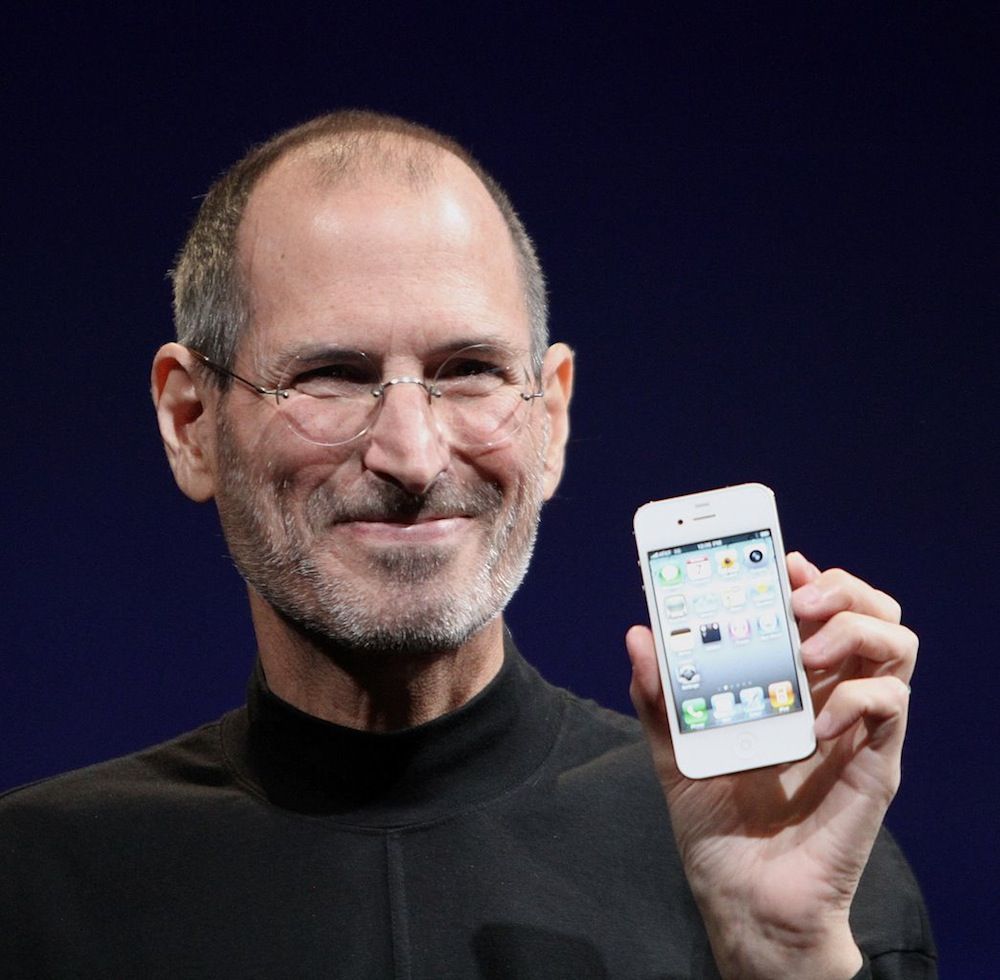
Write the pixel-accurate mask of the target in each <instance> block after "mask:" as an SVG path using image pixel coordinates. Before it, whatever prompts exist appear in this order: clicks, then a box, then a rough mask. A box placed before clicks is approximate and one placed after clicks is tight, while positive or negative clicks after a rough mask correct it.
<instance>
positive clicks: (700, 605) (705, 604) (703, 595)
mask: <svg viewBox="0 0 1000 980" xmlns="http://www.w3.org/2000/svg"><path fill="white" fill-rule="evenodd" d="M718 608H719V597H718V596H717V595H716V594H715V593H714V592H699V593H698V595H696V596H693V597H692V599H691V609H692V611H693V612H694V614H695V615H696V616H711V615H712V613H714V612H715V611H716V610H717V609H718Z"/></svg>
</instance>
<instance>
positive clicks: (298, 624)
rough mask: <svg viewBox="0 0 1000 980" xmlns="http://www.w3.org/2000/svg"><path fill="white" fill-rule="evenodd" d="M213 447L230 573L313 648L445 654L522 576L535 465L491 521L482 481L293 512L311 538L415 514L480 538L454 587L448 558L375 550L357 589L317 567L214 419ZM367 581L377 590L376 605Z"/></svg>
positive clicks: (380, 493) (277, 495) (537, 501)
mask: <svg viewBox="0 0 1000 980" xmlns="http://www.w3.org/2000/svg"><path fill="white" fill-rule="evenodd" d="M218 449H219V460H220V464H221V466H220V487H219V492H218V494H217V502H218V506H219V515H220V518H221V521H222V526H223V531H224V533H225V536H226V540H227V542H228V544H229V549H230V553H231V555H232V558H233V561H234V563H235V564H236V567H237V569H238V570H239V572H240V574H241V575H242V576H243V578H244V580H245V581H246V582H247V583H248V584H249V585H250V586H251V587H252V588H253V589H255V590H256V591H257V592H258V593H259V594H260V596H261V597H262V598H263V599H265V600H266V601H267V602H268V603H269V604H270V605H271V606H272V607H273V608H274V609H275V610H276V611H277V612H278V613H279V614H280V615H281V616H282V618H283V619H284V620H285V621H286V622H288V623H289V624H290V625H291V626H292V627H293V628H294V629H296V630H297V631H300V632H302V633H304V634H307V635H309V636H310V637H311V638H313V639H314V640H317V641H319V642H320V644H321V645H324V646H325V645H328V644H333V645H335V646H338V647H347V648H349V649H352V650H356V651H358V652H363V653H373V652H406V653H410V654H429V653H434V652H438V651H443V650H454V649H457V648H458V647H460V646H462V645H463V644H464V643H466V642H467V641H468V640H470V639H471V638H472V637H473V636H474V635H475V634H476V633H478V632H479V631H480V630H482V629H483V627H485V626H486V625H487V624H488V623H489V622H491V621H492V620H493V619H495V618H496V617H497V616H498V615H499V614H500V613H501V612H502V611H503V609H504V608H505V607H506V606H507V603H508V602H509V601H510V599H511V597H512V596H513V595H514V593H515V592H516V591H517V588H518V586H520V584H521V582H522V581H523V579H524V576H525V574H526V573H527V570H528V564H529V562H530V560H531V555H532V552H533V550H534V544H535V539H536V536H537V530H538V519H539V513H540V511H541V504H542V488H541V473H542V469H543V467H542V465H541V461H540V460H539V461H536V462H537V465H535V466H533V467H532V472H531V474H530V479H526V480H525V481H523V482H522V483H521V484H520V485H519V486H518V487H517V489H516V498H515V500H514V502H513V505H512V507H511V510H510V512H509V513H508V514H507V515H506V518H505V519H503V520H502V522H501V515H502V511H503V503H504V501H503V495H502V493H501V491H500V488H499V487H498V486H496V485H494V484H491V483H480V484H478V485H476V486H474V487H469V488H465V487H461V486H457V485H455V483H454V482H453V481H451V480H450V479H449V478H447V477H442V478H441V479H440V480H439V481H437V482H436V483H435V484H434V485H433V486H432V487H431V488H430V489H429V490H428V491H427V492H426V493H425V494H421V495H413V494H409V493H407V492H406V491H404V490H402V489H400V488H399V487H396V486H394V485H392V484H389V483H378V484H372V485H371V486H369V487H367V488H366V489H365V490H363V491H359V492H358V493H357V494H356V495H354V496H352V497H351V498H350V499H343V498H341V497H337V496H336V495H334V494H333V493H332V492H331V491H330V490H328V489H327V488H325V487H319V488H317V489H316V490H315V491H314V492H313V494H312V495H311V497H310V498H309V499H308V501H307V502H306V504H305V507H304V514H303V518H304V523H305V524H306V526H307V527H308V529H309V532H310V536H312V537H313V538H314V539H315V538H316V537H317V536H318V534H319V533H320V532H322V531H323V530H324V529H326V528H329V527H331V526H332V525H333V524H335V523H337V522H340V521H344V520H379V519H382V520H384V519H396V520H400V519H404V520H405V519H411V520H412V519H413V518H415V517H417V516H418V515H420V516H432V515H435V514H454V513H463V514H469V515H473V516H474V519H475V520H477V521H478V522H480V524H481V526H482V528H483V535H484V538H485V541H486V547H485V549H484V554H483V555H482V561H481V562H480V563H479V565H478V566H477V567H476V568H475V569H473V570H472V572H471V575H470V574H465V575H464V576H461V577H457V576H456V575H455V574H454V573H453V572H452V570H451V567H450V566H451V565H452V562H453V558H452V555H451V553H450V552H448V551H446V550H445V549H444V548H439V547H437V546H434V545H426V546H407V547H405V548H399V549H391V550H379V551H378V552H376V553H374V554H373V555H371V556H370V557H369V558H368V567H367V568H366V569H364V570H363V571H362V573H361V574H362V575H363V581H364V585H366V586H367V591H366V589H365V588H364V587H363V586H362V585H361V584H360V580H359V579H356V578H355V577H353V576H348V575H346V574H344V575H341V576H338V577H337V578H335V579H334V578H332V577H331V575H330V574H329V573H328V572H325V571H323V570H322V569H321V568H320V567H318V566H317V563H316V561H315V558H314V557H313V556H314V554H315V551H314V549H315V548H317V547H319V545H318V544H314V545H313V546H312V549H310V547H309V546H308V545H307V543H306V541H305V540H304V535H303V533H302V530H301V528H300V527H299V525H298V524H297V523H296V521H295V519H294V517H293V515H292V513H291V512H290V511H289V509H288V508H287V506H286V501H287V499H288V496H289V488H288V486H287V485H286V484H283V483H281V482H267V481H266V480H265V479H264V478H263V477H261V476H258V475H256V474H254V473H251V472H250V471H249V469H248V468H247V467H246V465H245V464H244V461H243V459H242V458H241V457H240V455H239V453H238V450H237V449H236V446H235V445H234V442H233V438H232V435H231V434H230V433H229V432H228V430H227V427H226V425H225V422H224V421H221V422H220V426H219V445H218ZM498 522H500V523H498ZM449 576H450V577H449ZM446 582H447V584H446ZM373 583H380V585H379V593H380V599H381V601H379V602H373V600H372V585H373Z"/></svg>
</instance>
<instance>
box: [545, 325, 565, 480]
mask: <svg viewBox="0 0 1000 980" xmlns="http://www.w3.org/2000/svg"><path fill="white" fill-rule="evenodd" d="M542 384H543V390H544V392H545V412H546V415H547V416H548V422H549V438H548V443H547V445H546V447H545V482H544V490H545V499H546V500H548V499H550V498H551V497H552V495H553V494H554V493H555V492H556V487H558V486H559V481H560V479H561V478H562V473H563V468H564V466H565V463H566V441H567V440H568V439H569V402H570V398H571V397H572V395H573V351H572V350H570V348H569V347H568V346H567V345H566V344H553V345H552V346H551V347H550V348H549V349H548V351H547V352H546V354H545V361H544V362H543V364H542Z"/></svg>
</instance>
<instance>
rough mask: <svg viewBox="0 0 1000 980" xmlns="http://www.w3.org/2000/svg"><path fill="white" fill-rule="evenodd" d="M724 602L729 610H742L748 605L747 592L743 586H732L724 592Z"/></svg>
mask: <svg viewBox="0 0 1000 980" xmlns="http://www.w3.org/2000/svg"><path fill="white" fill-rule="evenodd" d="M722 602H723V604H724V605H725V607H726V608H727V609H742V608H743V606H745V605H746V604H747V590H746V589H744V588H743V586H742V585H731V586H729V588H728V589H725V590H724V591H723V593H722Z"/></svg>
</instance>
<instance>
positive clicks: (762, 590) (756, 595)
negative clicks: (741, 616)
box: [750, 578, 774, 606]
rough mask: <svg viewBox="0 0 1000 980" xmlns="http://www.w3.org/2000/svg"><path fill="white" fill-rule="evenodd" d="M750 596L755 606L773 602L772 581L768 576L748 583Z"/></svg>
mask: <svg viewBox="0 0 1000 980" xmlns="http://www.w3.org/2000/svg"><path fill="white" fill-rule="evenodd" d="M750 598H751V599H752V600H753V603H754V605H755V606H766V605H767V604H768V603H769V602H774V583H773V582H772V581H771V580H770V579H769V578H762V579H758V580H757V581H756V582H752V583H751V585H750Z"/></svg>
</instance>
